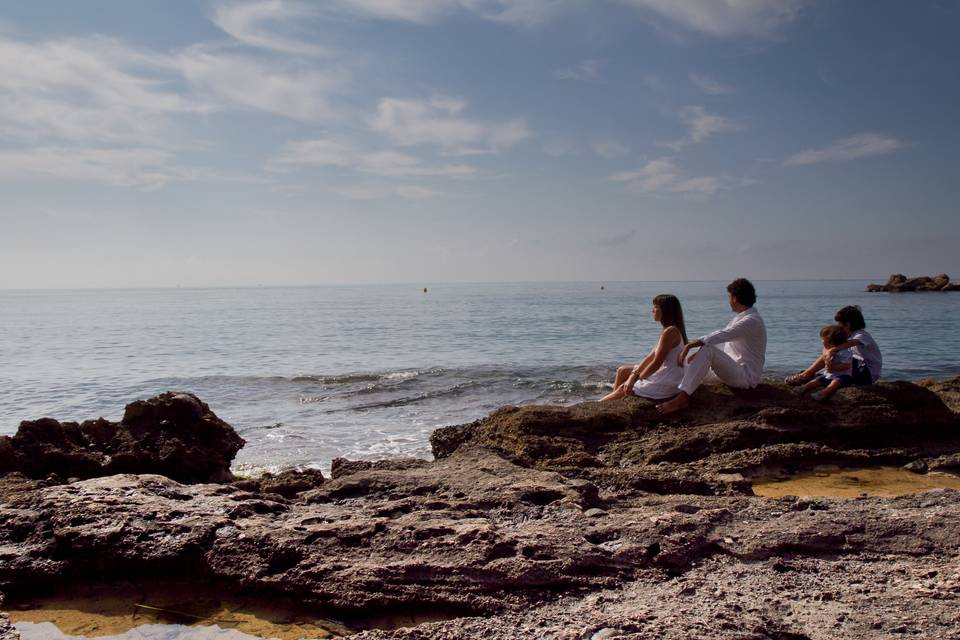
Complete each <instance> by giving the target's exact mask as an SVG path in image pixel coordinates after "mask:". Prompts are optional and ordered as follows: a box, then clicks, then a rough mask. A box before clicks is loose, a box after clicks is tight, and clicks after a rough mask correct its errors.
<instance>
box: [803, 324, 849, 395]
mask: <svg viewBox="0 0 960 640" xmlns="http://www.w3.org/2000/svg"><path fill="white" fill-rule="evenodd" d="M820 339H821V340H822V341H823V354H822V356H821V357H822V358H823V363H824V365H823V370H822V371H821V372H820V373H819V374H817V375H816V377H814V378H813V380H811V381H810V382H808V383H806V384H805V385H803V386H802V387H800V393H801V394H803V393H807V392H808V391H814V390H816V389H823V391H821V392H820V395H819V396H814V397H815V398H816V399H817V400H826V399H828V398H829V397H830V396H832V395H833V394H835V393H836V392H837V391H838V390H840V388H841V387H846V386H848V385H851V384H853V354H852V353H851V352H850V349H839V348H838V347H840V346H841V345H843V344H844V343H845V342H846V341H847V332H846V331H844V329H843V327H841V326H840V325H838V324H831V325H827V326H826V327H824V328H823V329H821V330H820Z"/></svg>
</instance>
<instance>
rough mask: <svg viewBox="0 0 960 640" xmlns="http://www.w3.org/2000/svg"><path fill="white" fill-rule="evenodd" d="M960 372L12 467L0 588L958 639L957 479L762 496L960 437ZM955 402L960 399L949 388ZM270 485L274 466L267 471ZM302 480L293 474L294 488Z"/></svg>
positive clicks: (535, 621)
mask: <svg viewBox="0 0 960 640" xmlns="http://www.w3.org/2000/svg"><path fill="white" fill-rule="evenodd" d="M958 393H960V379H955V380H952V381H946V382H940V383H931V384H929V385H927V386H919V385H912V384H908V383H890V384H881V385H878V386H876V387H873V388H867V389H845V390H842V391H841V392H840V393H839V394H838V395H837V396H836V397H835V398H834V401H833V402H831V403H830V404H828V405H826V406H821V405H817V404H814V403H813V402H812V401H810V400H808V399H799V398H796V397H795V396H793V395H792V394H791V393H790V392H789V391H788V390H787V389H785V388H783V387H780V386H764V387H761V388H760V389H757V390H754V391H752V392H736V393H733V392H729V391H727V390H724V389H720V388H704V389H703V390H702V393H701V392H698V394H697V396H696V397H695V398H696V401H697V402H696V405H695V406H694V407H692V409H691V411H689V412H688V413H686V414H684V415H682V416H680V417H678V418H672V419H670V420H664V419H662V418H661V417H660V416H659V415H658V414H656V413H655V412H653V411H652V408H651V407H650V406H648V404H647V403H643V402H640V401H634V400H628V401H625V402H617V403H609V404H597V403H586V404H584V405H580V406H577V407H571V408H566V409H565V408H557V407H525V408H520V409H517V408H505V409H502V410H500V411H498V412H496V413H494V414H493V415H491V416H490V417H489V418H487V419H485V420H481V421H478V422H476V423H473V424H471V425H466V426H461V427H453V428H447V429H444V430H440V431H439V432H437V433H436V434H435V436H434V439H433V444H434V448H435V451H436V453H437V456H438V459H437V460H436V461H434V462H429V463H424V462H418V461H409V460H408V461H397V462H387V461H384V462H380V463H373V464H370V463H362V464H357V463H350V462H347V461H340V462H338V464H337V467H336V472H335V473H334V478H333V479H332V480H324V481H320V480H319V479H318V478H316V476H315V474H314V475H313V476H310V477H308V478H306V479H305V480H304V482H303V483H302V484H296V483H293V482H291V480H292V478H293V475H291V476H290V477H288V478H287V479H286V480H285V481H284V482H283V483H281V484H280V485H279V486H282V487H284V492H285V493H287V496H283V495H280V494H278V493H274V492H273V491H272V490H271V489H270V487H271V486H273V485H271V484H270V483H267V484H266V485H249V484H241V483H234V484H199V485H185V484H179V483H177V482H174V481H172V480H169V479H167V478H164V477H161V476H157V475H115V476H112V477H102V478H94V479H89V480H83V481H76V482H72V483H69V484H55V483H54V481H52V480H31V479H28V478H25V477H23V476H19V475H16V474H14V475H8V476H7V477H6V478H3V479H0V590H6V591H9V592H11V593H15V592H17V591H19V590H22V589H23V588H26V587H31V586H32V587H44V586H50V585H54V584H58V583H62V582H64V581H70V580H88V579H90V576H92V575H96V576H98V577H102V578H110V577H111V576H124V577H126V578H128V579H129V578H130V577H132V576H141V577H144V578H147V577H149V578H150V579H158V578H161V577H164V576H168V577H179V578H183V577H188V578H189V577H192V578H194V579H202V580H211V579H217V580H221V581H223V582H224V583H226V584H234V585H239V586H243V587H245V588H246V589H248V590H254V591H258V592H260V593H261V594H263V595H264V597H266V596H268V595H269V594H271V593H273V594H277V593H283V594H288V595H293V596H296V597H297V598H299V599H301V600H303V601H305V602H308V603H312V604H314V605H316V606H318V607H321V608H322V609H321V610H327V611H329V612H332V613H336V614H337V615H341V616H345V617H347V619H348V621H351V623H353V620H354V618H351V616H353V615H356V614H357V613H358V612H360V613H361V614H362V615H365V616H369V615H372V614H373V613H375V612H377V611H384V610H398V609H399V610H402V611H405V612H416V611H430V612H433V613H439V614H441V615H440V616H439V617H441V618H443V617H446V618H450V619H447V620H440V621H437V622H431V623H427V624H423V625H420V626H417V627H414V628H408V629H396V630H370V631H366V632H364V633H362V634H360V636H358V637H361V638H380V639H383V638H396V639H399V638H408V639H413V638H424V639H426V638H449V639H464V640H465V639H467V638H471V639H472V638H479V637H483V638H490V639H494V640H496V639H500V638H503V639H507V638H510V639H511V640H512V639H514V638H557V639H560V638H564V639H566V638H569V639H571V640H572V639H581V638H595V639H604V638H646V637H661V638H676V639H680V638H684V639H686V638H739V639H745V638H758V639H759V638H771V639H772V638H780V639H783V638H790V639H803V638H810V639H813V638H823V639H826V638H841V637H842V638H864V639H866V638H888V637H889V638H893V637H903V636H904V634H906V635H908V636H913V637H923V638H929V639H939V638H942V639H947V638H951V639H954V638H957V637H960V610H958V608H957V603H958V602H960V492H956V491H950V490H937V491H933V492H928V493H924V494H918V495H915V496H909V497H901V498H861V499H821V500H810V499H798V498H791V497H788V498H781V499H772V498H760V497H756V496H753V495H752V492H751V490H750V485H749V482H748V480H749V478H750V475H751V473H753V471H754V470H756V469H758V468H759V467H761V466H763V465H790V466H795V467H804V466H807V465H812V464H816V463H818V462H824V461H832V462H851V463H854V464H858V465H871V464H880V463H883V464H902V463H904V462H907V461H913V460H917V459H922V460H925V461H927V462H929V463H931V464H932V463H934V462H935V461H936V460H939V459H941V458H944V457H949V456H951V455H957V454H960V439H958V433H960V422H958V418H957V414H956V413H955V412H954V410H953V409H951V406H954V405H953V402H954V400H955V398H956V397H957V394H958ZM944 398H946V399H947V400H948V401H947V402H946V403H945V402H944V401H943V399H944ZM271 482H272V481H271ZM288 489H289V490H288Z"/></svg>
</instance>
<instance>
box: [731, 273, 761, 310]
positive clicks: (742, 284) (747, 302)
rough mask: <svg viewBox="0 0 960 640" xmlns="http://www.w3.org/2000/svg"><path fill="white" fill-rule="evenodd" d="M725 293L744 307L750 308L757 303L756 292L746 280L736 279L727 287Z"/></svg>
mask: <svg viewBox="0 0 960 640" xmlns="http://www.w3.org/2000/svg"><path fill="white" fill-rule="evenodd" d="M727 293H729V294H731V295H732V296H733V297H734V298H736V299H737V302H739V303H740V304H742V305H743V306H745V307H752V306H753V305H754V304H756V302H757V290H756V289H754V288H753V284H751V282H750V281H749V280H747V279H746V278H737V279H736V280H734V281H733V282H731V283H730V284H728V285H727Z"/></svg>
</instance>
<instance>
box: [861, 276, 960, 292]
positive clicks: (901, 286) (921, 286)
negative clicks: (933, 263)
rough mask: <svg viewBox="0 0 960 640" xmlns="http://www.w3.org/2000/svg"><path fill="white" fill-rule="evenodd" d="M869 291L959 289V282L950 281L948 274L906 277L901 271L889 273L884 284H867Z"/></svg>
mask: <svg viewBox="0 0 960 640" xmlns="http://www.w3.org/2000/svg"><path fill="white" fill-rule="evenodd" d="M866 291H867V292H869V293H905V292H910V291H960V282H950V276H948V275H947V274H945V273H941V274H940V275H938V276H933V277H932V278H931V277H930V276H920V277H918V278H908V277H907V276H905V275H903V274H902V273H895V274H893V275H891V276H890V277H889V278H888V279H887V282H886V283H885V284H868V285H867V288H866Z"/></svg>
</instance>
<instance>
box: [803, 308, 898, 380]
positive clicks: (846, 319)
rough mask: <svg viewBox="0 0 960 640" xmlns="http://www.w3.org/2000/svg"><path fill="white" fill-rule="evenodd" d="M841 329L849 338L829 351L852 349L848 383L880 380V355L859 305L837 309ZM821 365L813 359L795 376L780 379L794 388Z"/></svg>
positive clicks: (808, 378) (810, 377) (820, 362)
mask: <svg viewBox="0 0 960 640" xmlns="http://www.w3.org/2000/svg"><path fill="white" fill-rule="evenodd" d="M833 319H834V320H836V321H837V324H839V325H840V326H841V327H843V330H844V331H846V332H847V335H848V336H849V339H848V340H847V341H846V342H844V343H843V344H840V345H837V346H836V347H831V348H830V351H831V353H835V352H837V351H839V350H841V349H850V350H851V351H852V352H853V369H852V371H851V374H850V375H851V377H852V379H853V380H852V382H853V384H855V385H858V386H860V385H868V384H873V383H874V382H876V381H877V380H879V379H880V372H881V370H882V369H883V356H882V355H881V354H880V347H878V346H877V343H876V341H874V339H873V336H871V335H870V334H869V333H867V332H866V329H865V328H866V326H867V323H866V321H864V319H863V313H862V312H861V311H860V307H857V306H848V307H844V308H843V309H840V311H837V315H835V316H834V318H833ZM823 367H824V360H823V357H822V356H821V357H819V358H817V359H816V360H814V361H813V364H811V365H810V366H809V367H808V368H807V369H806V370H804V371H801V372H800V373H798V374H797V375H795V376H790V377H789V378H787V379H786V380H784V382H786V383H787V384H788V385H790V386H791V387H795V386H798V385H801V384H804V383H806V382H808V381H810V380H811V379H812V378H813V376H814V375H816V373H817V371H819V370H820V369H822V368H823Z"/></svg>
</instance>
